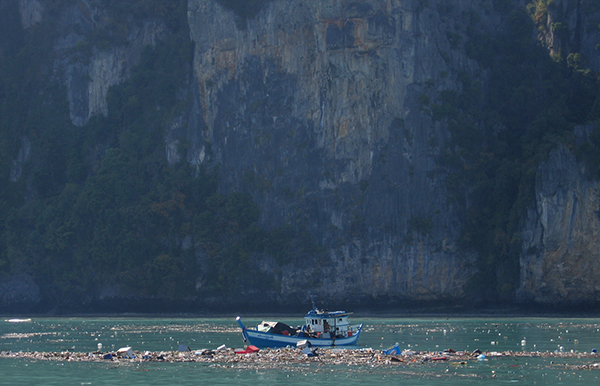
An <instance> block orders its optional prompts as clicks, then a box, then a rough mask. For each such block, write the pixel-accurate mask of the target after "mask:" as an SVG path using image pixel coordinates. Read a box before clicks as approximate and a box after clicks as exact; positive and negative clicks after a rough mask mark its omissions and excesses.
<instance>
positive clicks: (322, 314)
mask: <svg viewBox="0 0 600 386" xmlns="http://www.w3.org/2000/svg"><path fill="white" fill-rule="evenodd" d="M350 314H352V312H346V311H327V310H319V309H316V308H314V309H312V310H310V311H308V312H307V313H306V316H305V318H321V319H326V318H340V317H344V316H348V315H350Z"/></svg>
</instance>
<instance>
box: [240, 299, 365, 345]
mask: <svg viewBox="0 0 600 386" xmlns="http://www.w3.org/2000/svg"><path fill="white" fill-rule="evenodd" d="M350 314H351V313H349V312H345V311H332V312H330V311H324V310H319V309H317V308H314V309H312V310H310V311H308V313H307V314H306V316H305V317H304V325H303V326H301V327H300V326H298V327H296V328H294V327H291V326H289V325H287V324H285V323H281V322H269V321H263V322H261V323H260V324H259V325H258V326H256V328H246V326H244V324H243V323H242V319H241V318H240V317H239V316H238V317H237V318H236V320H237V322H238V324H239V325H240V327H241V328H242V336H243V338H244V342H248V341H249V342H250V344H252V345H254V346H256V347H260V348H265V347H287V346H292V347H296V346H298V347H303V346H317V347H324V346H355V345H356V342H357V341H358V338H359V337H360V332H361V331H362V326H363V325H362V324H360V325H358V326H351V325H350V322H349V321H348V315H350Z"/></svg>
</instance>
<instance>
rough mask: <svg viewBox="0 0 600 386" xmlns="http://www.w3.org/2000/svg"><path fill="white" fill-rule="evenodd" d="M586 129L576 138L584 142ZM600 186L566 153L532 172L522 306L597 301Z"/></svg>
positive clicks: (599, 285) (560, 152)
mask: <svg viewBox="0 0 600 386" xmlns="http://www.w3.org/2000/svg"><path fill="white" fill-rule="evenodd" d="M591 128H592V127H591V126H590V127H580V128H579V129H578V132H579V134H580V136H582V137H583V139H582V140H586V139H585V138H586V137H587V135H588V133H587V131H589V130H591ZM599 194H600V185H599V183H598V181H597V180H593V181H592V180H590V179H589V174H588V173H587V172H586V166H585V164H583V163H581V162H578V161H577V159H576V158H575V155H574V154H573V153H571V151H569V150H568V149H567V148H566V147H564V146H560V147H559V148H558V149H556V150H554V151H553V152H552V153H551V155H550V158H549V159H548V160H547V161H546V162H545V163H544V164H542V165H541V166H540V167H539V169H538V172H537V176H536V183H535V195H536V200H535V201H536V203H535V209H532V210H530V211H529V213H528V215H527V218H526V219H525V221H524V224H523V228H522V238H523V253H522V257H521V288H520V289H519V298H520V300H521V301H523V302H535V303H540V304H546V305H579V304H590V303H597V302H599V301H600V283H599V282H598V274H599V273H600V259H599V255H600V232H599V230H600V219H599V217H598V210H599V209H600V195H599Z"/></svg>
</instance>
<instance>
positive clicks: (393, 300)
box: [0, 0, 600, 315]
mask: <svg viewBox="0 0 600 386" xmlns="http://www.w3.org/2000/svg"><path fill="white" fill-rule="evenodd" d="M599 73H600V2H599V1H597V0H533V1H531V0H318V1H306V0H247V1H244V0H131V1H120V0H0V312H1V313H9V312H22V313H31V314H36V313H37V314H51V315H60V314H85V313H122V312H139V313H175V312H184V313H202V312H206V313H221V312H229V311H232V310H233V311H236V312H291V311H294V312H296V311H306V310H307V309H309V308H310V306H311V295H312V296H314V297H315V298H316V299H318V301H319V304H320V305H322V306H327V307H330V308H332V309H333V308H336V309H337V308H346V309H350V310H358V311H360V310H362V311H385V312H401V311H402V310H407V309H419V310H439V309H443V310H459V311H461V310H462V311H470V310H476V309H478V308H488V309H489V308H510V309H516V310H528V309H529V310H531V309H536V310H552V311H555V310H578V311H589V310H595V309H596V308H595V307H597V306H598V305H599V304H600V216H599V215H598V213H599V212H600V148H599V146H600V82H599Z"/></svg>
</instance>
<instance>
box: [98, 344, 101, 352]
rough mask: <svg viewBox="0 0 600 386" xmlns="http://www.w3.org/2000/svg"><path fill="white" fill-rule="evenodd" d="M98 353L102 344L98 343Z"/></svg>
mask: <svg viewBox="0 0 600 386" xmlns="http://www.w3.org/2000/svg"><path fill="white" fill-rule="evenodd" d="M98 351H102V343H98Z"/></svg>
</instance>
